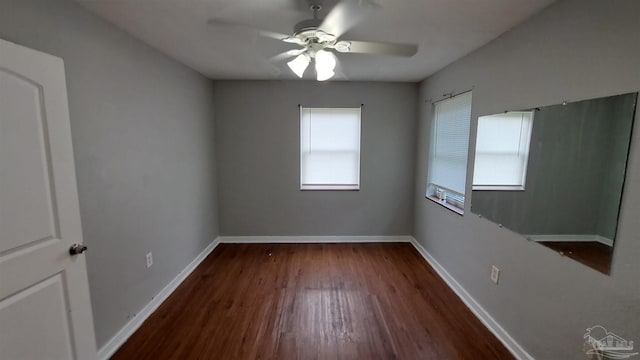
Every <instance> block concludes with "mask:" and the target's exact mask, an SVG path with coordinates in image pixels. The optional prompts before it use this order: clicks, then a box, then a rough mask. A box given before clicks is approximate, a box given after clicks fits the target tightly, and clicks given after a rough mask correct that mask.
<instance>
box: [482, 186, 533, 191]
mask: <svg viewBox="0 0 640 360" xmlns="http://www.w3.org/2000/svg"><path fill="white" fill-rule="evenodd" d="M471 190H473V191H524V186H521V185H473V186H472V187H471Z"/></svg>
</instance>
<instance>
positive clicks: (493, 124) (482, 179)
mask: <svg viewBox="0 0 640 360" xmlns="http://www.w3.org/2000/svg"><path fill="white" fill-rule="evenodd" d="M532 126H533V111H509V112H506V113H503V114H496V115H488V116H481V117H479V118H478V136H477V140H476V158H475V159H476V161H475V169H474V172H473V190H524V185H525V179H526V176H527V160H528V158H529V143H530V141H531V129H532Z"/></svg>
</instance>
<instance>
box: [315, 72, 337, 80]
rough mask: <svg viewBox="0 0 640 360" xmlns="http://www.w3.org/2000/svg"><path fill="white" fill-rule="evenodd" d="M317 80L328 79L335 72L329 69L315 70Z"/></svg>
mask: <svg viewBox="0 0 640 360" xmlns="http://www.w3.org/2000/svg"><path fill="white" fill-rule="evenodd" d="M316 73H317V80H318V81H325V80H329V79H331V78H332V77H333V75H335V73H334V72H333V71H331V70H329V71H317V70H316Z"/></svg>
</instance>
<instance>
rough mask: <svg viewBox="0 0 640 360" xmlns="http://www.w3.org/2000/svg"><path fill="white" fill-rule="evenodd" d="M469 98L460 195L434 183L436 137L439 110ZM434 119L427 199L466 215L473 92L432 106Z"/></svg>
mask: <svg viewBox="0 0 640 360" xmlns="http://www.w3.org/2000/svg"><path fill="white" fill-rule="evenodd" d="M463 95H466V96H469V97H470V99H469V108H468V114H469V118H468V120H466V124H465V125H466V126H467V129H466V131H467V133H466V140H465V144H466V152H465V166H464V169H465V170H464V184H465V185H464V192H465V193H462V194H461V193H459V192H458V191H454V190H451V189H449V188H447V187H446V186H442V185H439V184H436V183H434V182H432V172H433V162H434V159H435V156H436V154H435V152H436V144H437V140H436V136H437V135H438V134H437V126H438V123H439V122H438V108H439V106H441V105H443V104H444V103H445V102H447V101H451V100H453V99H456V98H458V97H459V96H463ZM431 105H432V118H431V129H430V134H429V140H430V143H429V158H428V159H427V178H426V189H425V198H426V199H429V200H431V201H433V202H435V203H437V204H439V205H441V206H443V207H445V208H447V209H449V210H451V211H453V212H455V213H457V214H458V215H464V205H465V201H466V197H467V196H466V191H467V175H468V165H469V140H470V138H471V119H472V111H473V91H472V90H468V91H465V92H462V93H459V94H456V95H454V96H450V97H448V98H446V99H442V100H439V101H436V102H433V103H432V104H431ZM463 135H464V134H463Z"/></svg>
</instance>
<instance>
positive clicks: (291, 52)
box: [269, 48, 307, 62]
mask: <svg viewBox="0 0 640 360" xmlns="http://www.w3.org/2000/svg"><path fill="white" fill-rule="evenodd" d="M305 51H307V49H306V48H305V49H293V50H289V51H285V52H282V53H280V54H278V55H276V56H273V57H271V58H270V59H269V61H271V62H278V61H282V60H286V59H288V58H290V57H294V56H298V55H300V54H302V53H303V52H305Z"/></svg>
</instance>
